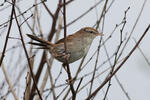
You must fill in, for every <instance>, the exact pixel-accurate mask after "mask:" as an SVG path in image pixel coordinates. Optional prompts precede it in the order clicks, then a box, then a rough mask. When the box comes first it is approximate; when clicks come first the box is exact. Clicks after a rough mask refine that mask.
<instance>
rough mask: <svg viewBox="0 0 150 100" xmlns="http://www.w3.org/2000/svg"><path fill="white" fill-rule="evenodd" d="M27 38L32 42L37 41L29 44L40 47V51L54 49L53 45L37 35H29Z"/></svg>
mask: <svg viewBox="0 0 150 100" xmlns="http://www.w3.org/2000/svg"><path fill="white" fill-rule="evenodd" d="M27 36H28V37H29V38H31V39H32V40H34V41H36V42H29V44H32V45H37V46H40V47H39V48H38V49H50V48H51V47H54V44H53V43H51V42H49V41H46V40H44V39H41V38H39V37H37V36H35V35H31V34H27Z"/></svg>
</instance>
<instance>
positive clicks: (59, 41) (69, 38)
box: [55, 35, 74, 44]
mask: <svg viewBox="0 0 150 100" xmlns="http://www.w3.org/2000/svg"><path fill="white" fill-rule="evenodd" d="M66 38H67V42H71V41H72V40H73V39H74V36H73V35H68V36H67V37H66ZM64 41H65V39H64V38H62V39H60V40H58V41H57V42H56V43H55V44H59V43H64Z"/></svg>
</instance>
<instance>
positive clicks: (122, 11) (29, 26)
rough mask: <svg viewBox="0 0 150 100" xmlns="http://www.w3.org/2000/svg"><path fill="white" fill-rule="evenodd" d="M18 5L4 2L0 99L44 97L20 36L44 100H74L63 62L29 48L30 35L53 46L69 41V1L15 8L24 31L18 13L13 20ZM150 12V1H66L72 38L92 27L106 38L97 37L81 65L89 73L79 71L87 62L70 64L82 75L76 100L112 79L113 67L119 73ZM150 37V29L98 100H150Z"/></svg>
mask: <svg viewBox="0 0 150 100" xmlns="http://www.w3.org/2000/svg"><path fill="white" fill-rule="evenodd" d="M12 1H14V0H12ZM12 1H11V0H1V1H0V56H1V58H2V54H4V59H3V61H2V64H1V68H0V77H1V79H0V99H1V100H4V99H6V100H15V99H16V98H15V96H14V94H13V93H12V88H13V90H14V93H15V95H16V97H17V98H18V99H19V100H21V99H26V100H28V99H30V100H32V99H34V100H38V99H39V97H38V94H37V92H36V89H35V85H34V84H33V81H32V76H31V73H30V69H29V63H28V60H27V57H26V54H25V49H24V47H23V45H22V41H21V36H20V33H21V34H22V36H23V40H24V44H25V47H26V49H27V52H28V56H29V59H30V63H31V67H32V71H33V73H34V75H35V79H36V83H37V86H38V89H39V90H40V93H41V95H42V98H43V100H51V99H57V100H62V99H67V100H68V99H70V98H71V96H72V94H71V92H69V93H68V94H67V91H69V89H70V87H69V85H68V84H67V82H66V80H67V79H68V76H67V73H66V71H65V70H64V69H63V68H62V64H61V63H60V62H58V61H57V60H53V61H52V58H51V55H50V54H49V53H48V51H46V50H45V51H44V50H41V49H36V47H35V46H31V45H30V44H28V42H30V41H31V40H30V39H29V38H28V37H27V35H26V34H35V35H37V36H39V37H41V38H43V39H45V40H49V41H51V42H53V43H54V42H55V41H56V38H59V39H61V38H63V37H64V30H63V29H64V25H63V5H64V2H63V0H47V1H42V0H16V3H15V6H14V8H15V12H16V16H17V20H18V22H19V27H18V26H17V21H16V18H15V14H13V18H11V13H12V4H14V3H12ZM149 9H150V1H149V0H66V23H67V27H66V28H67V35H70V34H73V33H75V32H76V31H78V30H79V29H81V28H83V27H87V26H89V27H94V28H96V27H97V28H98V31H99V32H103V34H104V36H103V37H97V38H95V39H94V41H93V43H92V45H91V47H90V50H89V52H88V54H87V56H86V57H85V59H84V61H83V64H82V66H81V69H82V68H83V70H81V69H79V68H80V67H79V66H80V64H81V62H82V61H81V60H82V59H81V60H79V61H76V62H74V63H72V64H69V66H70V70H71V75H72V77H75V76H76V75H77V78H76V79H75V80H76V81H75V83H74V84H73V85H74V87H75V88H77V87H78V86H79V89H78V92H77V96H76V100H84V99H86V98H87V97H88V96H89V95H90V92H91V93H93V92H94V91H95V89H97V87H99V86H100V85H101V83H102V82H103V81H104V80H105V79H106V77H107V75H108V74H109V73H110V71H111V66H113V65H114V66H115V69H116V68H117V67H118V66H119V65H120V64H121V62H122V61H123V60H124V58H125V57H126V56H127V55H128V54H129V52H130V51H131V50H132V48H133V47H134V46H135V44H136V43H137V41H138V40H139V38H140V37H141V35H142V34H143V33H144V31H145V30H146V28H147V27H148V25H149V24H150V13H149ZM11 21H12V26H11V29H10V32H9V26H10V24H11ZM19 29H20V31H21V32H19ZM8 33H9V36H8V38H6V36H7V35H8ZM56 34H57V35H56ZM149 34H150V31H148V32H147V34H146V35H145V37H144V38H143V40H142V41H141V43H140V44H139V46H138V47H137V48H136V50H135V51H134V52H133V54H132V55H131V56H130V57H129V59H128V60H127V61H126V62H125V64H124V65H123V66H122V67H121V69H120V70H119V71H118V72H117V74H116V75H115V76H114V77H113V78H112V79H111V82H110V84H111V85H108V83H107V84H105V86H104V87H103V88H102V89H101V90H100V91H99V92H98V93H97V95H96V96H95V97H94V98H93V99H94V100H150V95H149V92H150V45H149V43H150V35H149ZM121 37H122V39H121ZM6 40H8V43H7V42H6ZM121 41H122V42H121ZM5 44H7V46H6V51H5V53H3V51H4V46H5ZM98 47H100V48H98ZM116 58H117V59H116ZM94 68H96V70H94ZM77 70H79V73H77ZM93 73H95V75H94V74H93ZM93 75H94V76H95V78H92V77H93ZM6 76H7V77H6ZM92 79H93V80H94V81H93V82H92V81H91V80H92ZM8 80H9V83H10V84H11V85H12V88H10V84H8ZM80 82H81V84H80V85H79V83H80ZM91 84H92V85H91ZM109 86H110V87H109ZM90 88H92V89H90ZM108 88H109V90H108V93H106V91H107V89H108ZM31 96H32V97H31ZM105 96H106V99H105V98H104V97H105ZM16 100H17V99H16Z"/></svg>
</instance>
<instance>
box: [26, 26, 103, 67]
mask: <svg viewBox="0 0 150 100" xmlns="http://www.w3.org/2000/svg"><path fill="white" fill-rule="evenodd" d="M103 35H104V34H103V33H99V32H98V31H97V30H96V29H94V28H92V27H84V28H81V29H80V30H79V31H77V32H75V33H74V34H72V35H68V36H66V47H67V49H66V50H65V45H64V41H65V38H62V39H60V40H58V41H57V42H56V43H52V42H49V41H47V40H44V39H42V38H39V37H38V36H36V35H31V34H27V36H28V37H29V38H31V39H32V40H34V41H33V42H29V44H32V45H36V46H39V48H40V49H47V50H49V52H50V54H51V55H52V56H53V57H54V58H55V59H57V60H58V61H60V62H62V63H63V64H64V65H65V64H67V63H68V64H70V63H73V62H75V61H77V60H79V59H80V58H82V57H83V56H85V55H86V54H87V52H88V50H89V48H90V46H91V44H92V41H93V40H94V38H95V37H97V36H103ZM66 59H67V61H66Z"/></svg>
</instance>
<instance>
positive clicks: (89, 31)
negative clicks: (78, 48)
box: [84, 29, 94, 33]
mask: <svg viewBox="0 0 150 100" xmlns="http://www.w3.org/2000/svg"><path fill="white" fill-rule="evenodd" d="M84 31H85V32H88V33H94V32H93V31H91V30H87V29H84Z"/></svg>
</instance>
